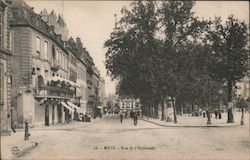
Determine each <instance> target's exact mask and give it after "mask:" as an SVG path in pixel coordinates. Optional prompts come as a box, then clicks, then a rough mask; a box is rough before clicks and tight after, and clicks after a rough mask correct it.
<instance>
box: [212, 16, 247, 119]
mask: <svg viewBox="0 0 250 160" xmlns="http://www.w3.org/2000/svg"><path fill="white" fill-rule="evenodd" d="M247 36H248V34H247V25H246V24H245V22H241V21H239V20H238V19H236V18H234V17H233V16H230V17H228V19H227V21H226V24H225V25H222V21H221V19H220V18H218V17H217V18H216V19H215V20H214V23H213V25H212V26H211V28H210V31H209V38H208V39H209V41H210V43H211V50H210V52H211V57H210V66H209V70H210V75H211V77H212V78H213V79H215V80H217V81H222V82H227V87H228V89H227V90H228V108H229V110H228V119H227V123H234V118H233V113H232V108H231V107H232V105H231V104H232V91H233V86H235V83H236V82H237V81H239V80H240V79H242V78H243V77H244V76H245V75H246V71H247V56H248V48H247Z"/></svg>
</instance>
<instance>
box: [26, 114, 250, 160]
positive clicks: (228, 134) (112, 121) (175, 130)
mask: <svg viewBox="0 0 250 160" xmlns="http://www.w3.org/2000/svg"><path fill="white" fill-rule="evenodd" d="M32 136H34V137H40V139H41V140H42V141H41V143H39V146H38V147H37V148H36V149H34V150H32V152H31V153H28V154H26V155H25V156H24V157H22V159H42V160H46V159H51V160H56V159H107V160H111V159H115V160H116V159H122V160H125V159H156V160H158V159H164V160H165V159H234V160H236V159H239V160H243V159H247V160H248V159H249V147H250V146H249V127H247V126H238V127H228V128H225V127H223V128H207V127H204V128H192V127H190V128H180V127H161V126H158V125H154V124H151V123H148V122H144V121H139V123H138V125H137V126H134V125H133V121H132V119H125V120H124V121H123V123H120V121H119V115H107V116H105V117H104V118H103V119H102V120H100V121H98V122H95V123H91V124H90V125H88V126H86V123H83V122H79V123H78V124H77V125H74V128H70V129H55V130H53V129H52V130H37V131H32Z"/></svg>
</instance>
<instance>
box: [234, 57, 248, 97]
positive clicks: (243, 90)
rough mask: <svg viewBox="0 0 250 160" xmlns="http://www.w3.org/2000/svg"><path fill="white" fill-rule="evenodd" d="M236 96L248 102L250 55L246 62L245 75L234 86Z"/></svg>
mask: <svg viewBox="0 0 250 160" xmlns="http://www.w3.org/2000/svg"><path fill="white" fill-rule="evenodd" d="M236 86H237V90H236V94H237V95H238V96H239V95H240V96H241V97H242V98H244V99H248V100H249V101H250V55H248V61H247V75H246V76H245V77H244V78H242V79H241V80H240V82H238V83H237V84H236Z"/></svg>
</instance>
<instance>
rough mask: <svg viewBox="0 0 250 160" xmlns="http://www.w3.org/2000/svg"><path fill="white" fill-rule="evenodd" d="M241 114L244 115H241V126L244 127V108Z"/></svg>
mask: <svg viewBox="0 0 250 160" xmlns="http://www.w3.org/2000/svg"><path fill="white" fill-rule="evenodd" d="M241 113H242V114H241V121H240V124H241V125H244V108H243V107H242V108H241Z"/></svg>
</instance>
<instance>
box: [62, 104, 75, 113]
mask: <svg viewBox="0 0 250 160" xmlns="http://www.w3.org/2000/svg"><path fill="white" fill-rule="evenodd" d="M61 104H62V105H63V106H64V107H65V108H67V109H68V110H69V111H72V112H74V109H73V108H71V107H70V106H68V105H67V104H66V103H65V102H61Z"/></svg>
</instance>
